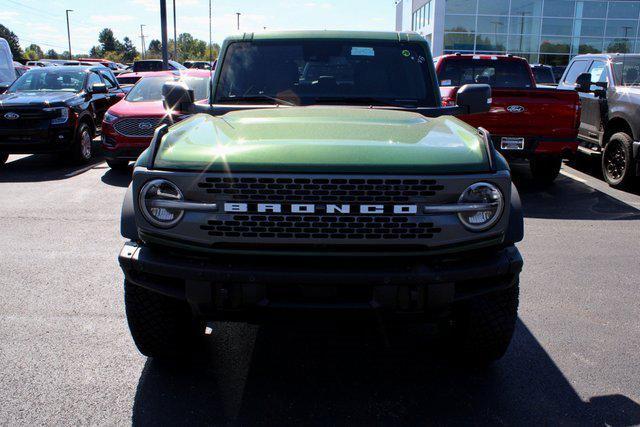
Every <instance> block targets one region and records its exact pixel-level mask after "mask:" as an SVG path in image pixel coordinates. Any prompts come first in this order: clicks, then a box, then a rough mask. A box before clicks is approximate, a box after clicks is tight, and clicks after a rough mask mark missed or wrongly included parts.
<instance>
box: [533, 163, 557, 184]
mask: <svg viewBox="0 0 640 427" xmlns="http://www.w3.org/2000/svg"><path fill="white" fill-rule="evenodd" d="M561 167H562V158H561V157H558V156H535V157H533V158H532V159H531V160H530V161H529V168H530V170H531V175H532V176H533V180H534V181H535V182H537V183H539V184H542V185H550V184H552V183H553V181H555V180H556V178H557V177H558V174H559V173H560V168H561Z"/></svg>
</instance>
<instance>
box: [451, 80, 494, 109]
mask: <svg viewBox="0 0 640 427" xmlns="http://www.w3.org/2000/svg"><path fill="white" fill-rule="evenodd" d="M456 105H457V106H458V107H460V108H462V109H463V110H464V112H463V113H462V114H477V113H486V112H488V111H489V109H490V108H491V86H489V85H483V84H471V85H464V86H462V87H461V88H460V90H458V93H457V94H456Z"/></svg>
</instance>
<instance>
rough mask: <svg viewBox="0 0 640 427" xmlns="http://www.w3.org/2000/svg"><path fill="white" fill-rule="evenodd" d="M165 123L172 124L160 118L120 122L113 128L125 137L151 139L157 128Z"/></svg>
mask: <svg viewBox="0 0 640 427" xmlns="http://www.w3.org/2000/svg"><path fill="white" fill-rule="evenodd" d="M163 123H167V124H171V123H170V121H168V120H163V119H161V118H158V117H154V118H134V119H122V120H118V121H117V122H116V123H115V124H114V125H113V128H114V129H115V130H116V132H118V133H119V134H122V135H124V136H133V137H151V136H153V133H154V132H155V130H156V128H157V127H158V126H160V125H161V124H163Z"/></svg>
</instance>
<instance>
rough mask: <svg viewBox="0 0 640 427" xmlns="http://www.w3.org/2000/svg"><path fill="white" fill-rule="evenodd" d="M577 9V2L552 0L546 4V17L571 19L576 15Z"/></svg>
mask: <svg viewBox="0 0 640 427" xmlns="http://www.w3.org/2000/svg"><path fill="white" fill-rule="evenodd" d="M575 9H576V2H575V1H566V0H551V1H545V2H544V16H557V17H559V18H571V17H573V16H574V14H575Z"/></svg>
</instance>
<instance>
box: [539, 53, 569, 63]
mask: <svg viewBox="0 0 640 427" xmlns="http://www.w3.org/2000/svg"><path fill="white" fill-rule="evenodd" d="M570 58H571V57H570V56H569V55H556V54H546V53H540V63H542V64H546V65H551V66H561V65H567V64H568V63H569V59H570Z"/></svg>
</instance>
